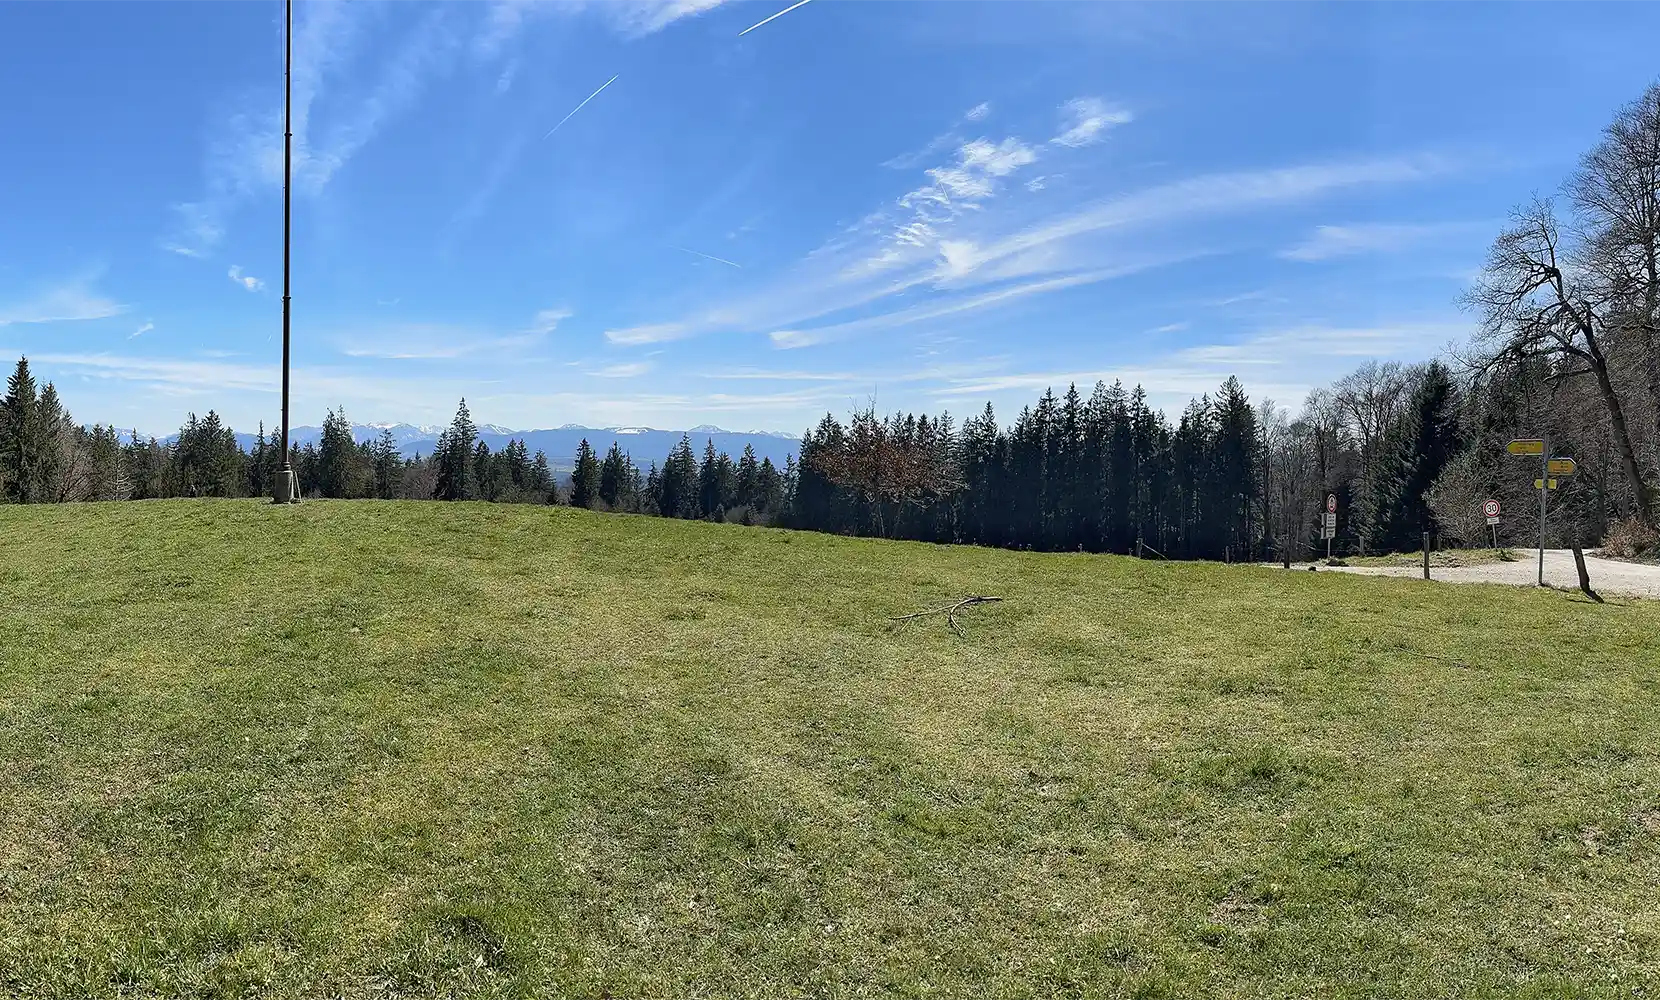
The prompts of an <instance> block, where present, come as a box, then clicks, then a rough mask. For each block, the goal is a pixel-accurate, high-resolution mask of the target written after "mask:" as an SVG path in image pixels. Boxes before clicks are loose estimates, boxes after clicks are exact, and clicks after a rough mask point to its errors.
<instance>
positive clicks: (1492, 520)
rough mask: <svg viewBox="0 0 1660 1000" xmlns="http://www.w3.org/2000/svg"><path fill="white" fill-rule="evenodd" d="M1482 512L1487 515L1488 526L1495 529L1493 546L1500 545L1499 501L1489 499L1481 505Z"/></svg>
mask: <svg viewBox="0 0 1660 1000" xmlns="http://www.w3.org/2000/svg"><path fill="white" fill-rule="evenodd" d="M1481 512H1482V513H1483V514H1486V515H1487V526H1488V527H1489V528H1492V529H1493V548H1495V549H1496V548H1498V547H1499V502H1498V501H1497V500H1489V501H1487V502H1486V503H1484V504H1482V505H1481Z"/></svg>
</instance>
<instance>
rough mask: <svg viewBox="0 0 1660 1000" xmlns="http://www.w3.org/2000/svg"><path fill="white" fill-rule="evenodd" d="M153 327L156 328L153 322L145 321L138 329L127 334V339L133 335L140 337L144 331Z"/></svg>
mask: <svg viewBox="0 0 1660 1000" xmlns="http://www.w3.org/2000/svg"><path fill="white" fill-rule="evenodd" d="M155 328H156V325H155V324H154V323H150V322H146V323H145V324H144V325H143V326H141V327H139V328H138V329H136V330H134V331H133V332H132V333H129V334H127V339H128V340H131V339H133V338H134V337H142V336H143V335H145V334H146V333H149V332H150V331H151V330H154V329H155Z"/></svg>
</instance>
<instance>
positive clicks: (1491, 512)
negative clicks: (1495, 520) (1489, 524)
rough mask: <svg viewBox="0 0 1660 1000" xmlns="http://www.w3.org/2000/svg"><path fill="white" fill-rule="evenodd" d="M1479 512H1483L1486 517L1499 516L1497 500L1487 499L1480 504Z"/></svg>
mask: <svg viewBox="0 0 1660 1000" xmlns="http://www.w3.org/2000/svg"><path fill="white" fill-rule="evenodd" d="M1481 512H1482V513H1483V514H1486V515H1487V516H1488V517H1498V516H1499V502H1498V501H1497V500H1489V501H1487V502H1486V503H1484V504H1482V505H1481Z"/></svg>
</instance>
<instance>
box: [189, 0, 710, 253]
mask: <svg viewBox="0 0 1660 1000" xmlns="http://www.w3.org/2000/svg"><path fill="white" fill-rule="evenodd" d="M719 3H720V0H613V2H593V3H581V2H576V3H538V2H519V0H505V2H497V3H492V4H488V5H485V4H477V5H474V4H459V5H450V6H431V7H417V6H415V5H403V4H394V5H390V6H382V5H376V4H356V3H310V4H302V5H298V9H297V11H296V23H295V26H294V74H293V82H294V102H293V108H294V117H293V132H294V139H293V157H294V163H293V174H294V191H295V194H296V195H299V196H309V197H315V196H317V195H319V194H321V193H322V192H323V191H324V190H325V189H326V188H327V187H328V185H329V183H330V182H331V180H332V179H333V178H334V177H335V176H336V175H337V174H338V173H339V172H340V171H341V170H343V169H345V168H346V167H347V165H348V164H350V162H351V161H352V160H353V159H355V158H356V156H357V155H358V153H359V152H361V151H362V149H363V148H364V147H365V146H367V145H368V144H369V143H371V142H372V141H374V139H375V138H376V137H377V136H378V135H379V134H381V133H382V132H383V131H384V130H385V129H386V127H387V126H388V125H390V124H391V123H393V122H395V121H397V120H398V119H400V118H404V117H407V116H408V115H409V114H410V113H411V112H412V111H413V110H414V109H415V108H416V107H417V106H418V105H419V103H420V102H421V100H422V99H423V98H424V97H425V96H426V94H427V92H428V91H429V89H430V88H431V87H432V86H433V85H434V84H435V83H437V82H438V81H441V80H443V79H444V78H446V77H448V76H449V75H451V74H452V73H454V72H455V71H456V70H457V69H458V68H459V67H461V66H464V65H467V64H468V63H469V62H471V63H474V64H476V63H477V62H478V61H479V60H491V61H493V60H496V59H500V58H505V59H506V60H507V61H506V64H505V65H504V66H503V67H502V68H501V70H500V71H499V74H498V75H497V77H496V89H497V92H503V91H505V90H506V89H507V88H508V87H510V86H512V83H513V80H514V78H515V76H516V75H517V73H518V64H517V63H516V62H515V61H514V60H515V58H516V55H515V54H514V53H513V51H512V48H513V46H514V43H515V40H516V39H517V38H518V36H519V35H520V34H522V33H523V32H524V31H526V30H527V29H528V28H529V27H530V26H531V25H532V24H533V23H535V22H537V21H539V20H542V19H544V18H553V17H558V16H572V15H581V14H586V13H592V14H593V15H595V16H598V17H600V18H602V19H604V20H605V21H606V22H607V23H608V24H610V25H611V26H612V28H613V30H615V31H616V32H618V33H619V34H622V35H625V36H627V37H638V36H643V35H648V34H651V33H653V32H656V31H660V30H662V29H663V28H666V27H667V26H668V25H670V24H672V23H674V22H675V21H678V20H680V19H682V18H685V17H690V16H694V15H696V14H700V13H703V12H705V11H707V10H710V9H712V8H713V7H715V6H718V5H719ZM278 41H279V43H280V38H279V39H278ZM282 133H283V125H282V91H281V89H280V87H270V88H262V89H258V90H252V91H248V92H245V93H243V94H240V95H233V96H232V97H231V98H230V99H229V100H228V102H227V104H226V111H225V113H224V114H223V115H222V116H221V118H220V119H219V121H217V122H216V123H215V124H214V127H213V128H212V130H211V132H210V135H211V138H210V140H209V142H208V146H207V150H206V155H205V157H204V164H203V186H202V190H201V192H200V194H198V195H197V196H196V197H194V198H192V199H189V200H186V201H181V202H179V203H177V204H175V205H173V206H172V207H173V212H174V225H173V227H172V231H171V232H170V233H169V234H168V236H167V238H166V239H165V240H164V241H163V243H164V246H165V247H166V248H167V249H169V250H171V251H172V252H174V253H180V254H183V255H186V256H199V255H201V254H204V253H206V252H208V251H209V250H211V249H213V248H214V247H216V246H217V245H218V244H219V243H220V242H221V241H222V240H223V239H224V236H225V233H226V230H227V228H228V227H229V225H230V222H231V220H232V219H233V217H234V215H235V212H236V210H237V208H238V207H239V206H241V205H242V204H243V203H244V202H246V201H247V200H248V199H250V198H252V197H254V196H256V195H261V194H266V193H269V192H272V191H275V190H277V189H278V188H279V187H280V186H281V183H282V169H283V168H282V163H283V141H282ZM504 159H508V160H511V159H512V157H504ZM510 166H511V163H509V164H508V166H507V167H504V168H502V170H503V172H504V173H505V170H506V169H509V168H510ZM497 183H499V181H498V182H497Z"/></svg>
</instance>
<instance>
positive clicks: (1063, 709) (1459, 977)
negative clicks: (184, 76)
mask: <svg viewBox="0 0 1660 1000" xmlns="http://www.w3.org/2000/svg"><path fill="white" fill-rule="evenodd" d="M967 594H994V595H1000V596H1002V597H1004V598H1005V600H1004V601H1003V602H1002V603H998V604H987V605H982V606H979V607H975V608H972V609H969V610H967V611H966V612H965V613H964V614H963V616H962V619H961V621H962V626H963V629H964V633H965V634H964V635H962V636H959V635H957V634H954V633H953V632H952V631H951V629H950V628H949V627H948V626H947V624H946V622H945V621H944V620H943V619H942V618H939V617H934V618H925V619H920V620H916V621H910V622H901V623H892V622H889V621H888V620H887V618H888V616H890V615H897V614H903V613H906V612H910V611H915V610H919V609H922V608H927V607H932V606H936V605H939V604H942V603H945V602H946V601H948V600H951V599H954V598H958V597H961V596H964V595H967ZM1657 990H1660V602H1641V601H1625V600H1611V601H1610V603H1609V604H1607V605H1596V604H1592V603H1590V602H1588V601H1585V600H1584V599H1582V598H1579V597H1577V596H1575V595H1568V594H1563V593H1558V592H1551V591H1533V590H1527V589H1522V588H1511V587H1502V586H1453V585H1447V584H1438V583H1426V582H1423V581H1419V580H1411V579H1386V578H1369V577H1361V576H1354V575H1348V574H1341V573H1308V572H1291V573H1287V572H1284V571H1279V570H1275V569H1268V568H1262V567H1253V566H1237V565H1236V566H1221V565H1214V564H1174V563H1157V562H1139V561H1136V560H1132V559H1125V558H1116V557H1100V556H1083V555H1052V554H1031V553H1017V552H1005V551H996V550H986V549H973V548H946V547H937V546H930V545H922V544H909V543H889V542H882V541H875V540H859V539H847V538H837V537H830V536H823V535H814V534H804V533H795V532H787V531H781V530H774V529H760V528H742V527H737V526H726V525H709V524H697V523H687V522H677V521H670V520H659V519H648V518H640V517H625V516H609V515H598V514H590V513H586V512H580V511H572V510H568V509H558V508H555V509H547V508H534V507H512V506H489V505H483V504H439V503H381V502H369V501H365V502H329V501H322V502H312V503H306V504H302V505H299V506H296V507H273V506H269V505H265V504H261V503H258V502H250V501H163V502H143V503H125V504H98V505H84V506H59V507H0V996H17V997H29V998H69V997H75V998H80V997H100V998H101V997H156V996H161V997H226V998H228V997H278V998H301V997H306V998H310V997H347V998H358V997H365V998H366V997H383V996H397V997H561V998H562V997H571V998H594V1000H597V998H602V997H606V998H634V997H640V998H647V997H649V998H695V997H719V998H729V997H754V998H775V997H826V998H842V997H847V998H854V997H872V996H894V997H909V998H945V997H964V998H967V997H974V998H1024V997H1030V998H1052V997H1243V998H1251V997H1398V998H1424V997H1448V998H1451V997H1459V998H1472V997H1535V998H1566V997H1615V996H1623V997H1630V996H1653V995H1655V993H1656V991H1657Z"/></svg>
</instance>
